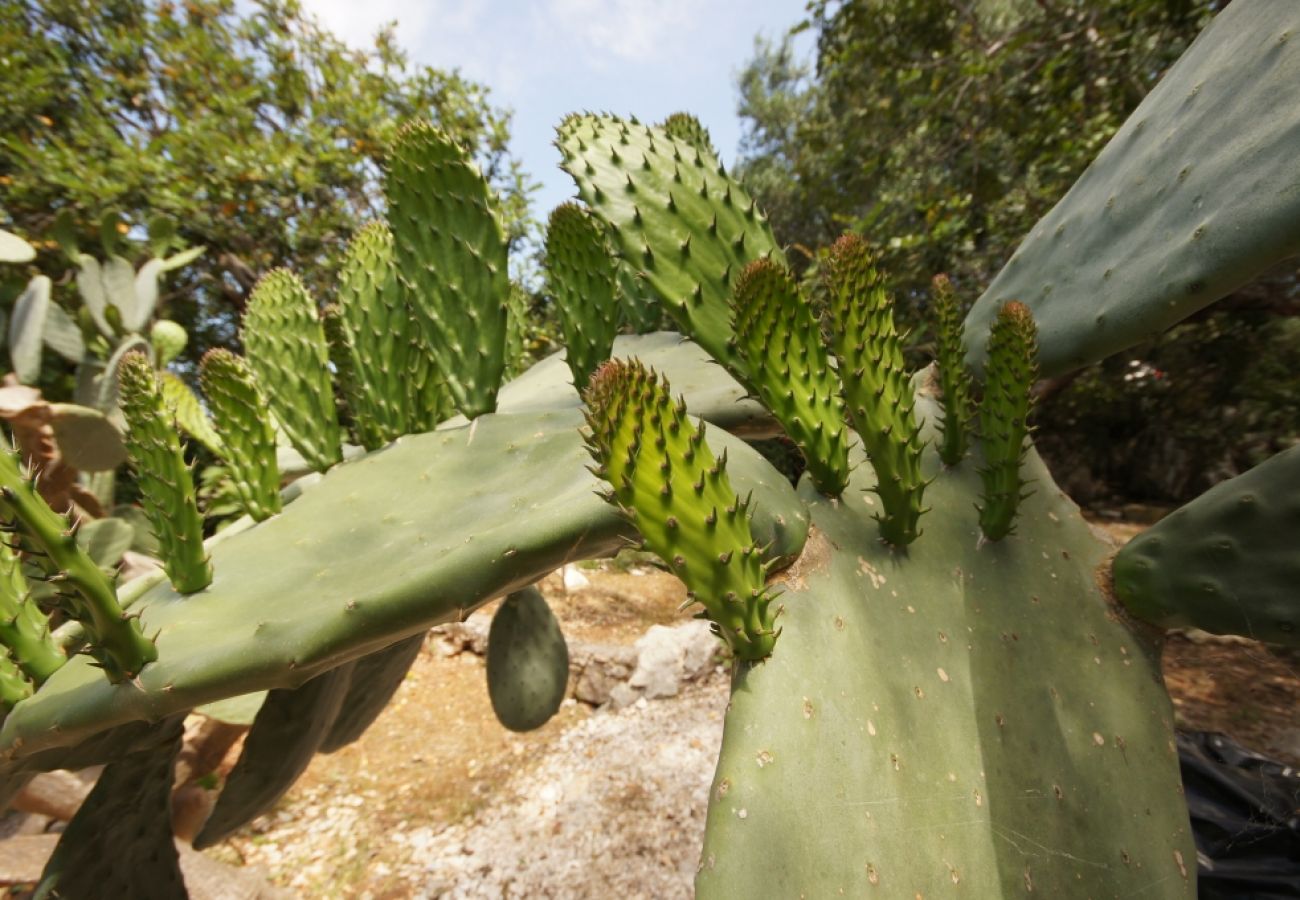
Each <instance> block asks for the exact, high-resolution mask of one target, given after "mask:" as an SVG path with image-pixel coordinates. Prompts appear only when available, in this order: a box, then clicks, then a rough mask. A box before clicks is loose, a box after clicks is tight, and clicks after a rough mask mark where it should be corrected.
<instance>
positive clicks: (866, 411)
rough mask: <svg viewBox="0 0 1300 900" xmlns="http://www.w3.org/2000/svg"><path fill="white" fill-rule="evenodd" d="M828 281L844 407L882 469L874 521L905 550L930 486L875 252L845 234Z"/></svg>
mask: <svg viewBox="0 0 1300 900" xmlns="http://www.w3.org/2000/svg"><path fill="white" fill-rule="evenodd" d="M827 282H828V285H827V286H828V288H829V291H828V293H829V295H830V305H829V321H828V323H827V330H828V331H829V333H830V336H831V344H832V346H833V348H834V351H835V356H836V357H837V358H838V359H839V361H840V380H841V381H842V382H843V384H844V398H845V405H846V407H847V409H848V413H849V418H850V419H851V420H852V421H853V428H854V430H855V431H856V432H857V433H858V436H859V437H860V438H861V439H862V443H863V446H864V447H865V448H866V451H867V458H868V459H870V460H871V465H872V467H873V468H874V469H875V470H876V486H875V488H874V491H875V493H876V495H877V496H878V497H879V498H880V503H881V505H882V506H883V507H884V511H883V512H882V513H880V514H878V515H877V517H876V520H877V521H878V522H879V523H880V536H881V537H882V538H884V539H885V541H886V542H888V543H890V544H893V545H895V546H899V547H903V546H906V545H908V544H910V543H912V541H914V540H916V538H917V536H918V535H919V534H920V533H921V532H920V528H919V526H918V523H919V522H920V519H921V515H922V514H923V513H924V512H925V508H924V507H923V506H922V497H923V495H924V493H925V479H924V478H922V477H921V449H922V445H923V442H922V440H921V428H920V425H919V424H918V423H917V421H916V415H915V408H916V402H915V400H914V399H913V396H912V383H911V380H910V376H909V375H908V374H907V371H906V369H904V367H903V346H902V340H901V338H900V336H899V334H898V332H897V330H896V329H895V327H894V310H893V305H892V302H891V301H890V299H889V297H888V296H887V295H886V293H885V289H884V287H883V285H882V284H881V283H880V277H879V275H878V274H877V273H876V271H875V269H874V267H873V266H872V263H871V251H870V250H869V249H868V247H867V244H866V242H865V241H864V240H863V239H862V238H860V237H858V236H857V235H851V234H850V235H845V236H844V237H842V238H840V239H839V240H838V241H836V242H835V245H834V246H833V247H831V253H830V261H829V267H828V274H827Z"/></svg>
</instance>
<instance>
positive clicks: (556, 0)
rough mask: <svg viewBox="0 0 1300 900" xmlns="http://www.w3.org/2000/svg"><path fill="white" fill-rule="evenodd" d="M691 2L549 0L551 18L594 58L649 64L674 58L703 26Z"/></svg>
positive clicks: (694, 5)
mask: <svg viewBox="0 0 1300 900" xmlns="http://www.w3.org/2000/svg"><path fill="white" fill-rule="evenodd" d="M698 8H699V7H698V5H697V4H695V3H693V2H691V0H549V2H548V3H547V18H548V19H549V21H550V22H551V23H552V24H553V25H554V29H555V31H556V32H557V33H559V34H569V35H572V36H573V37H575V38H577V39H578V42H579V43H580V44H581V45H582V46H581V47H580V48H579V51H580V52H583V53H584V54H590V56H588V59H592V58H597V59H598V58H600V57H606V58H613V59H615V60H619V61H624V62H646V61H649V60H651V59H661V60H662V59H664V58H665V57H668V56H672V55H674V53H673V51H675V50H676V49H677V48H679V47H681V46H682V44H683V43H684V41H682V40H680V38H681V37H682V36H683V35H682V32H683V31H686V30H688V29H690V28H691V26H692V25H696V24H698V22H697V18H696V17H695V16H692V10H693V9H698Z"/></svg>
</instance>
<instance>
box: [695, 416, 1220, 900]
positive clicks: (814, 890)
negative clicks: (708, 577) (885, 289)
mask: <svg viewBox="0 0 1300 900" xmlns="http://www.w3.org/2000/svg"><path fill="white" fill-rule="evenodd" d="M918 406H919V407H920V408H921V409H922V413H923V415H924V418H926V419H927V420H929V421H931V422H933V421H935V419H936V418H937V413H938V409H937V408H936V407H935V405H934V404H933V403H932V402H931V401H928V400H924V398H923V402H919V403H918ZM926 435H927V437H933V432H932V431H927V433H926ZM858 461H859V462H861V460H860V458H859V460H858ZM940 465H941V464H940V461H939V459H938V458H937V455H936V454H934V453H933V452H932V451H931V452H927V453H926V456H925V460H924V470H925V471H926V473H927V475H935V474H938V473H939V469H940ZM1026 468H1027V470H1028V471H1027V474H1028V475H1029V477H1032V478H1035V479H1037V480H1038V482H1039V485H1038V491H1037V492H1036V493H1035V494H1034V496H1033V497H1031V498H1030V499H1029V500H1027V501H1026V502H1025V504H1024V506H1023V507H1022V509H1021V512H1020V527H1019V529H1018V534H1019V535H1020V536H1018V537H1011V538H1008V539H1006V540H1004V541H1001V542H998V543H996V544H994V543H986V542H981V541H980V539H979V538H980V532H979V526H978V523H977V521H976V517H975V515H974V514H973V510H972V508H971V507H972V504H973V503H974V501H975V498H977V497H978V496H979V492H980V489H981V485H980V480H979V478H978V476H977V474H976V473H975V472H974V470H973V468H972V467H970V466H964V467H962V468H960V469H954V470H951V471H948V472H944V473H942V474H940V475H938V477H937V478H936V479H935V481H934V483H933V484H932V485H931V486H930V489H929V490H928V491H927V494H926V499H927V500H928V501H929V503H930V505H931V507H932V512H931V514H930V515H929V516H927V519H926V522H927V525H926V530H925V534H924V535H922V536H921V537H920V538H919V539H918V540H917V541H916V542H914V543H913V544H911V545H909V546H908V548H907V553H906V555H905V556H904V555H902V554H900V553H899V552H898V551H893V550H890V549H889V548H888V546H886V545H882V544H881V543H880V542H878V541H877V540H875V526H874V523H873V522H872V517H873V508H872V507H871V506H870V505H869V504H868V503H867V502H866V499H865V498H870V497H871V496H872V495H870V494H864V493H863V491H864V489H866V488H868V487H869V486H870V480H871V479H870V470H869V468H868V467H866V466H865V465H859V467H858V468H857V469H856V470H855V474H854V477H853V479H852V480H851V481H850V483H849V487H848V489H847V490H846V491H845V494H844V496H845V499H844V500H842V501H840V502H835V501H832V500H830V499H828V498H826V497H823V496H820V495H819V494H817V493H816V492H814V491H812V490H810V489H809V488H810V486H809V485H805V486H804V488H803V489H802V490H801V496H802V497H803V498H804V500H805V501H806V502H807V503H808V505H809V508H810V510H811V512H812V532H811V535H810V537H809V541H808V544H807V546H806V547H805V549H804V553H803V555H802V556H801V557H800V559H799V561H798V562H797V563H796V564H795V565H794V566H793V567H791V568H790V569H788V570H786V571H785V572H784V573H783V574H781V575H779V576H778V577H777V585H778V586H779V587H781V588H783V590H784V593H783V594H782V598H781V602H782V604H783V605H784V607H785V613H784V614H783V615H782V617H781V624H782V632H781V638H780V640H779V641H778V642H777V646H776V648H775V649H774V652H773V653H772V656H771V658H770V659H769V660H767V661H766V662H764V663H763V664H762V665H758V666H740V667H738V668H737V670H736V673H735V675H734V684H733V689H732V697H731V706H730V708H729V710H728V713H727V719H726V730H725V734H724V738H723V746H722V754H721V757H720V758H719V761H718V768H717V772H716V774H715V776H714V780H713V785H712V789H711V794H710V806H709V817H708V823H707V826H706V833H705V841H704V851H703V855H702V857H701V860H700V872H699V875H698V876H697V881H696V887H697V892H698V895H699V896H700V897H701V898H713V897H718V898H722V897H728V898H729V897H739V896H783V897H799V896H805V897H835V896H847V897H870V896H873V895H874V894H876V893H878V894H879V895H880V896H882V897H913V896H925V897H930V896H944V895H946V894H948V893H949V892H952V891H960V892H962V893H963V894H968V895H969V896H972V897H1013V896H1014V897H1019V896H1023V895H1025V894H1027V893H1032V894H1033V895H1042V896H1046V897H1073V896H1082V895H1085V894H1086V895H1087V896H1094V897H1097V896H1127V895H1131V894H1134V893H1137V892H1140V891H1142V890H1144V889H1148V888H1149V887H1150V886H1151V885H1153V884H1159V888H1158V889H1157V892H1158V895H1159V896H1162V897H1188V898H1190V897H1195V895H1196V890H1195V866H1196V850H1195V847H1194V846H1193V844H1192V840H1191V835H1190V831H1189V826H1188V820H1187V811H1186V807H1185V805H1184V803H1183V798H1182V794H1181V789H1180V788H1181V785H1180V780H1179V775H1178V759H1177V755H1176V752H1175V749H1174V743H1173V713H1172V707H1171V705H1170V703H1169V699H1168V697H1167V696H1166V695H1165V693H1164V690H1163V688H1162V687H1161V684H1160V673H1159V667H1158V657H1157V655H1156V653H1155V651H1154V648H1153V646H1152V644H1151V643H1150V642H1149V641H1148V640H1147V639H1146V638H1145V637H1143V636H1142V635H1140V634H1138V633H1135V632H1134V631H1132V630H1130V629H1129V628H1128V627H1126V626H1125V625H1124V624H1123V623H1122V621H1121V620H1120V618H1119V617H1117V616H1116V614H1115V610H1114V607H1113V602H1112V601H1111V600H1110V599H1109V598H1108V597H1107V596H1106V595H1105V594H1104V593H1103V592H1102V591H1101V590H1100V589H1099V588H1098V586H1097V582H1096V572H1097V571H1098V570H1100V567H1102V566H1104V564H1105V561H1106V557H1107V554H1108V552H1109V548H1108V547H1107V546H1106V545H1104V544H1102V543H1100V542H1099V541H1098V540H1097V539H1096V538H1094V537H1093V536H1092V534H1091V533H1090V531H1089V528H1088V526H1087V524H1086V523H1084V522H1083V520H1082V518H1081V517H1080V515H1079V511H1078V509H1077V508H1076V507H1075V506H1074V504H1073V503H1071V502H1070V501H1069V499H1067V498H1066V497H1064V496H1063V495H1061V494H1060V493H1059V491H1057V490H1056V489H1055V488H1053V487H1051V480H1050V475H1049V474H1048V473H1047V471H1046V469H1045V468H1043V466H1042V464H1041V462H1039V461H1038V460H1037V458H1035V457H1031V458H1030V459H1029V460H1028V461H1027V463H1026Z"/></svg>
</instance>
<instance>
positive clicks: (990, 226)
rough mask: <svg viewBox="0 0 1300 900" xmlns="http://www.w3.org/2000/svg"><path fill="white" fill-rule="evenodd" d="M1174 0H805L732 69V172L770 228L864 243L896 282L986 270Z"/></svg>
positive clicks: (1174, 39) (1073, 153) (1188, 33)
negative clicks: (786, 27) (738, 145)
mask: <svg viewBox="0 0 1300 900" xmlns="http://www.w3.org/2000/svg"><path fill="white" fill-rule="evenodd" d="M1208 12H1209V10H1208V4H1206V3H1192V2H1190V0H1139V2H1133V0H1104V2H1091V0H1090V2H1084V0H1040V2H1033V3H1030V2H1025V0H984V2H962V3H952V2H949V0H889V2H883V0H857V2H841V0H814V2H812V3H810V4H809V10H808V13H809V14H808V18H807V19H806V20H805V21H804V22H802V23H801V24H800V25H798V26H796V28H795V29H794V31H795V32H798V31H802V30H805V29H813V30H814V31H815V33H816V36H817V49H816V70H815V73H810V72H809V71H808V70H807V69H806V68H804V67H801V66H800V65H799V64H798V63H797V61H796V60H795V59H794V56H793V53H792V51H791V42H790V40H789V38H787V39H786V40H785V41H784V42H782V43H780V44H777V45H772V44H760V45H759V46H758V48H757V52H756V55H755V58H754V59H753V60H752V61H751V63H750V64H749V66H748V67H747V69H746V70H745V72H744V73H743V74H742V76H741V80H740V89H741V99H740V114H741V117H742V119H743V120H744V121H745V125H746V134H745V138H744V144H743V145H742V156H743V157H744V158H745V159H744V163H743V174H744V175H745V177H746V179H747V180H748V181H749V182H750V184H751V186H752V187H753V188H754V190H755V192H756V193H758V194H759V195H760V196H761V197H763V198H764V201H765V205H766V207H767V209H768V212H769V214H770V215H771V216H772V218H773V221H774V227H775V228H776V230H777V234H778V235H780V236H782V238H783V239H784V240H787V241H792V242H794V243H796V244H800V245H803V246H805V247H809V248H811V247H816V246H819V245H823V244H826V243H828V242H829V241H830V240H832V239H834V237H835V236H837V235H838V234H839V233H840V232H842V231H844V230H851V231H856V232H858V233H861V234H863V235H864V236H866V237H867V238H868V239H870V240H872V241H873V242H875V243H876V244H877V245H878V247H879V249H880V251H881V252H883V253H884V254H885V260H884V262H885V267H886V269H887V270H889V271H890V272H892V273H893V275H894V278H895V279H896V285H897V287H899V288H900V289H902V290H903V291H904V293H906V292H919V291H922V290H924V289H925V287H926V286H928V283H929V279H930V277H931V276H932V275H933V274H935V273H936V272H948V273H950V274H951V275H952V276H953V278H954V280H955V281H956V282H957V284H958V286H959V289H960V287H961V286H962V285H963V284H964V285H966V287H967V289H968V290H969V289H971V288H972V287H975V286H980V285H983V284H984V283H986V282H987V281H988V280H989V278H990V277H991V275H992V274H993V273H995V272H996V271H997V269H998V268H999V267H1000V266H1001V264H1002V262H1003V261H1004V260H1005V259H1006V258H1007V257H1008V256H1009V255H1010V252H1011V250H1013V249H1014V247H1015V244H1016V243H1017V242H1018V241H1019V239H1020V237H1021V236H1023V235H1024V234H1025V233H1026V232H1027V231H1028V229H1029V227H1030V226H1032V225H1033V223H1034V222H1035V221H1037V219H1038V218H1039V217H1040V216H1041V215H1042V214H1043V213H1045V212H1046V211H1047V210H1048V209H1049V208H1050V207H1051V205H1052V204H1053V203H1055V202H1056V200H1057V199H1058V198H1059V197H1060V196H1061V195H1062V194H1063V193H1064V192H1065V190H1066V189H1067V188H1068V187H1069V186H1070V185H1071V184H1072V183H1073V182H1074V180H1075V179H1076V178H1077V177H1078V176H1079V174H1080V173H1081V172H1082V171H1083V169H1084V168H1085V167H1086V166H1087V164H1088V162H1090V161H1091V159H1092V158H1093V157H1094V156H1095V155H1096V153H1097V152H1098V151H1099V150H1100V149H1101V147H1102V146H1103V145H1104V144H1105V142H1106V141H1107V140H1108V139H1109V138H1110V136H1111V135H1112V134H1113V133H1114V132H1115V130H1116V129H1117V128H1118V127H1119V126H1120V124H1122V123H1123V121H1124V119H1125V117H1126V116H1127V115H1128V113H1129V112H1130V111H1131V110H1132V109H1133V107H1134V106H1136V105H1137V103H1138V101H1139V100H1141V98H1142V97H1143V96H1144V95H1145V94H1146V93H1147V91H1148V90H1150V88H1151V86H1152V85H1153V84H1154V83H1155V81H1156V80H1157V79H1158V78H1159V76H1160V75H1161V74H1162V73H1163V71H1164V69H1165V68H1166V67H1167V66H1168V65H1169V64H1170V63H1171V62H1172V61H1173V60H1175V59H1176V58H1177V57H1178V55H1179V54H1180V53H1181V52H1182V50H1183V49H1184V48H1185V47H1186V45H1187V44H1188V43H1189V42H1190V40H1191V39H1192V38H1193V37H1195V35H1196V34H1197V32H1198V31H1199V29H1200V27H1201V26H1202V25H1203V24H1204V22H1205V19H1206V18H1207V15H1208Z"/></svg>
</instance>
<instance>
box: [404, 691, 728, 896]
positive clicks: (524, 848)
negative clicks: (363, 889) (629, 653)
mask: <svg viewBox="0 0 1300 900" xmlns="http://www.w3.org/2000/svg"><path fill="white" fill-rule="evenodd" d="M726 703H727V687H726V678H725V677H721V676H716V675H715V676H713V677H711V678H710V679H708V681H706V682H705V683H703V684H700V685H697V686H693V687H690V688H688V689H687V690H686V691H684V692H683V693H681V694H680V695H678V696H676V697H674V698H671V699H668V700H657V701H647V700H645V699H644V698H643V699H641V700H638V701H637V702H636V703H634V704H632V705H631V706H628V707H626V708H624V709H621V710H619V711H617V712H602V713H598V714H597V715H594V716H592V717H591V718H589V719H586V720H585V721H583V722H581V723H580V724H578V725H576V726H575V727H573V728H571V729H570V730H569V731H567V732H565V734H564V735H563V736H561V737H560V738H559V740H558V741H557V742H556V744H555V745H554V746H553V747H552V748H551V749H550V750H549V751H548V752H547V753H546V755H545V756H544V757H543V758H542V759H541V760H540V762H539V764H538V765H537V766H535V767H533V768H531V769H530V770H529V771H528V773H527V774H526V775H524V776H522V777H517V778H515V779H513V780H512V781H511V782H510V783H509V784H507V785H505V786H503V788H502V789H501V790H500V791H499V792H497V794H496V796H495V797H494V799H493V801H492V802H491V803H490V805H488V806H487V807H485V808H484V809H482V810H480V811H479V813H478V814H477V815H475V816H474V817H473V818H472V819H470V820H469V821H467V822H463V823H460V824H457V825H454V826H452V827H450V828H448V829H446V830H444V831H442V832H441V833H440V834H434V833H432V831H431V830H430V829H428V828H423V829H415V830H413V831H410V832H407V833H403V834H397V835H395V836H394V840H398V841H405V842H406V843H407V844H408V845H409V846H410V847H411V849H412V856H411V863H410V871H409V872H401V873H399V874H401V875H404V876H406V878H408V879H409V883H411V884H413V885H419V887H418V889H417V890H416V892H415V893H414V896H417V897H426V898H433V897H439V898H444V897H445V898H454V900H461V898H464V900H469V898H480V897H493V898H499V897H521V898H522V897H566V898H568V897H573V898H585V897H593V898H595V897H599V898H609V897H619V898H623V900H633V898H656V900H658V898H663V900H671V898H678V897H691V896H693V890H692V882H693V879H694V876H695V868H696V863H697V862H698V858H699V848H700V844H701V841H702V837H703V830H704V815H705V808H706V805H707V802H708V792H709V784H710V781H711V779H712V777H713V768H714V765H715V764H716V762H717V752H718V746H719V743H720V741H721V739H722V717H723V713H724V711H725V708H726Z"/></svg>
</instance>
